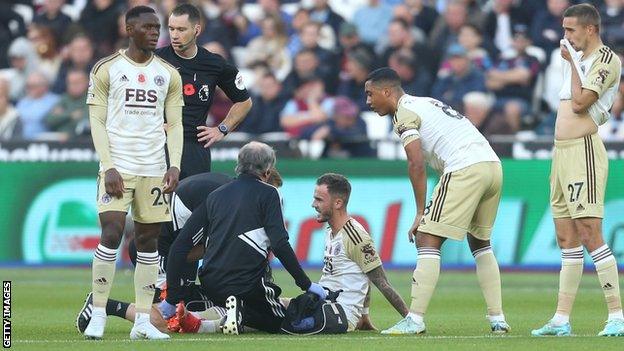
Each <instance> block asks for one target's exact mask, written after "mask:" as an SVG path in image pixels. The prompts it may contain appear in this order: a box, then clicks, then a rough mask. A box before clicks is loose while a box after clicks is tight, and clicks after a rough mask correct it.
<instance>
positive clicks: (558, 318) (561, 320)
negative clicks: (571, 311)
mask: <svg viewBox="0 0 624 351" xmlns="http://www.w3.org/2000/svg"><path fill="white" fill-rule="evenodd" d="M551 321H552V322H553V324H554V325H564V324H566V323H569V322H570V316H566V315H565V314H560V313H555V315H554V316H553V317H552V319H551Z"/></svg>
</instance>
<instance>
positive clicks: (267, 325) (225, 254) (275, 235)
mask: <svg viewBox="0 0 624 351" xmlns="http://www.w3.org/2000/svg"><path fill="white" fill-rule="evenodd" d="M274 165H275V151H274V150H273V149H272V148H271V147H270V146H268V145H266V144H263V143H259V142H251V143H248V144H246V145H245V146H243V147H242V148H241V150H240V153H239V154H238V163H237V165H236V173H237V174H238V178H237V179H236V180H234V181H232V182H230V183H227V184H225V185H223V186H222V187H220V188H218V189H217V190H215V191H213V192H212V193H211V194H210V195H208V198H207V199H206V202H205V203H204V204H203V207H202V206H200V207H199V208H198V209H196V210H195V211H193V214H192V215H191V217H190V218H189V219H188V221H187V222H186V225H185V226H184V228H182V231H181V232H180V234H179V235H178V237H177V238H176V239H175V241H174V242H173V244H172V245H171V249H170V251H169V258H168V260H167V284H168V285H175V284H179V283H177V282H179V281H180V278H181V277H182V275H183V269H184V267H185V266H186V265H188V264H187V258H188V255H189V253H190V252H191V249H192V248H193V246H194V245H196V244H198V243H199V242H203V243H205V244H204V245H205V251H204V256H203V263H202V267H201V268H200V271H199V279H200V281H201V289H202V292H203V293H205V294H206V296H207V297H208V298H209V299H210V300H212V301H213V302H214V303H215V304H216V305H218V306H225V307H226V308H227V310H228V312H227V318H226V322H225V324H224V326H223V331H224V333H232V334H238V333H240V332H242V325H243V320H244V324H245V325H246V326H249V327H252V328H254V329H259V330H263V331H268V332H272V333H276V332H278V331H279V330H280V326H281V323H282V321H283V319H284V315H285V311H286V310H285V308H284V306H283V305H282V304H281V303H280V300H279V296H280V294H281V292H282V290H281V288H280V287H279V286H277V285H275V284H273V283H272V282H270V281H267V280H266V279H265V273H266V268H267V266H268V265H269V251H271V252H272V253H273V254H274V255H275V257H277V258H278V259H279V260H280V262H281V263H282V265H283V266H284V268H286V270H287V271H288V273H290V275H291V276H292V277H293V278H294V280H295V283H296V284H297V286H299V287H300V288H301V289H302V290H307V291H309V292H312V293H315V294H317V295H318V296H320V297H321V298H323V299H324V298H325V297H326V295H327V294H326V292H325V290H324V289H323V288H322V287H321V286H320V285H319V284H317V283H312V282H311V281H310V278H308V276H307V275H306V273H305V272H304V271H303V269H301V266H300V265H299V262H298V261H297V257H296V256H295V253H294V251H293V249H292V247H291V246H290V244H289V243H288V232H287V231H286V228H285V227H284V217H283V215H282V207H281V202H280V196H279V194H278V192H277V189H276V188H275V187H273V186H271V185H269V184H267V183H265V182H266V181H267V179H268V178H269V176H270V172H271V169H272V168H273V166H274ZM197 227H199V228H200V230H194V229H192V228H197ZM178 302H179V301H172V300H170V296H168V297H167V306H168V307H169V309H171V307H172V306H173V305H175V304H176V303H178ZM239 311H240V313H239Z"/></svg>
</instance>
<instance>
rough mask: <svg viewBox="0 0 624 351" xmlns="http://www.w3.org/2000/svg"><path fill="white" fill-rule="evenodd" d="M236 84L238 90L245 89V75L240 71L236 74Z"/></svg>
mask: <svg viewBox="0 0 624 351" xmlns="http://www.w3.org/2000/svg"><path fill="white" fill-rule="evenodd" d="M234 84H235V85H236V88H238V90H245V82H244V81H243V75H242V74H241V73H240V72H238V73H237V74H236V80H235V81H234Z"/></svg>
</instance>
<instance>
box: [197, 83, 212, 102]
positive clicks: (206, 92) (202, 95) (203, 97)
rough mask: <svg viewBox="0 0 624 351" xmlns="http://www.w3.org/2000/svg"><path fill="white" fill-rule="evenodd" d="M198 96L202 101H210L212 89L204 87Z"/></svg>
mask: <svg viewBox="0 0 624 351" xmlns="http://www.w3.org/2000/svg"><path fill="white" fill-rule="evenodd" d="M197 95H199V99H200V100H201V101H208V97H209V96H210V87H209V86H208V85H206V84H204V85H202V87H201V89H199V93H197Z"/></svg>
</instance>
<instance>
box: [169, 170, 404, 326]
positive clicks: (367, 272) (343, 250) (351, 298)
mask: <svg viewBox="0 0 624 351" xmlns="http://www.w3.org/2000/svg"><path fill="white" fill-rule="evenodd" d="M350 193H351V185H350V184H349V182H348V180H347V179H346V178H345V177H344V176H342V175H339V174H332V173H328V174H324V175H323V176H321V177H319V178H318V180H317V183H316V188H315V190H314V200H313V202H312V207H313V208H314V209H315V210H316V211H317V213H318V215H317V218H316V219H317V221H318V222H321V223H328V227H327V231H326V235H325V257H324V266H323V274H322V276H321V279H320V281H319V284H320V285H322V286H323V287H324V288H326V289H328V290H330V291H340V290H342V292H341V293H340V294H339V295H338V298H337V302H338V303H339V304H340V305H341V306H342V307H343V309H344V311H345V313H346V316H347V319H348V324H349V327H348V331H353V330H355V329H360V330H376V328H375V327H374V325H373V324H372V322H371V320H370V317H369V305H370V287H369V281H371V282H373V284H374V285H375V286H377V288H378V289H379V290H380V291H381V293H382V294H383V295H384V297H385V298H386V300H387V301H388V302H390V304H391V305H392V306H393V307H394V308H395V310H396V311H397V312H399V314H400V315H401V316H406V315H407V313H408V308H407V306H406V305H405V303H404V302H403V300H402V298H401V296H400V295H399V294H398V293H397V292H396V290H394V288H393V287H392V285H390V282H389V281H388V279H387V277H386V275H385V272H384V270H383V266H382V263H381V260H380V259H379V256H378V255H377V253H376V251H375V249H374V244H373V241H372V239H371V236H370V235H369V234H368V232H367V231H366V230H365V229H364V227H363V226H362V225H361V224H360V223H359V222H357V221H356V220H355V219H354V218H352V217H350V216H349V215H348V213H347V203H348V200H349V195H350ZM280 300H281V302H282V304H283V305H284V306H285V307H288V304H289V302H290V299H287V298H282V299H280ZM188 307H189V306H188V304H187V308H188ZM187 308H185V305H184V304H183V303H180V304H178V307H177V313H176V317H175V318H177V320H178V322H179V326H180V329H179V332H182V333H214V332H220V330H221V326H222V325H223V323H224V322H225V319H226V318H225V315H226V309H225V308H223V307H216V306H215V307H211V308H209V309H207V310H206V311H205V312H201V313H200V312H189V311H187ZM215 316H218V318H214V317H215ZM245 330H246V331H248V330H249V328H246V329H245Z"/></svg>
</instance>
